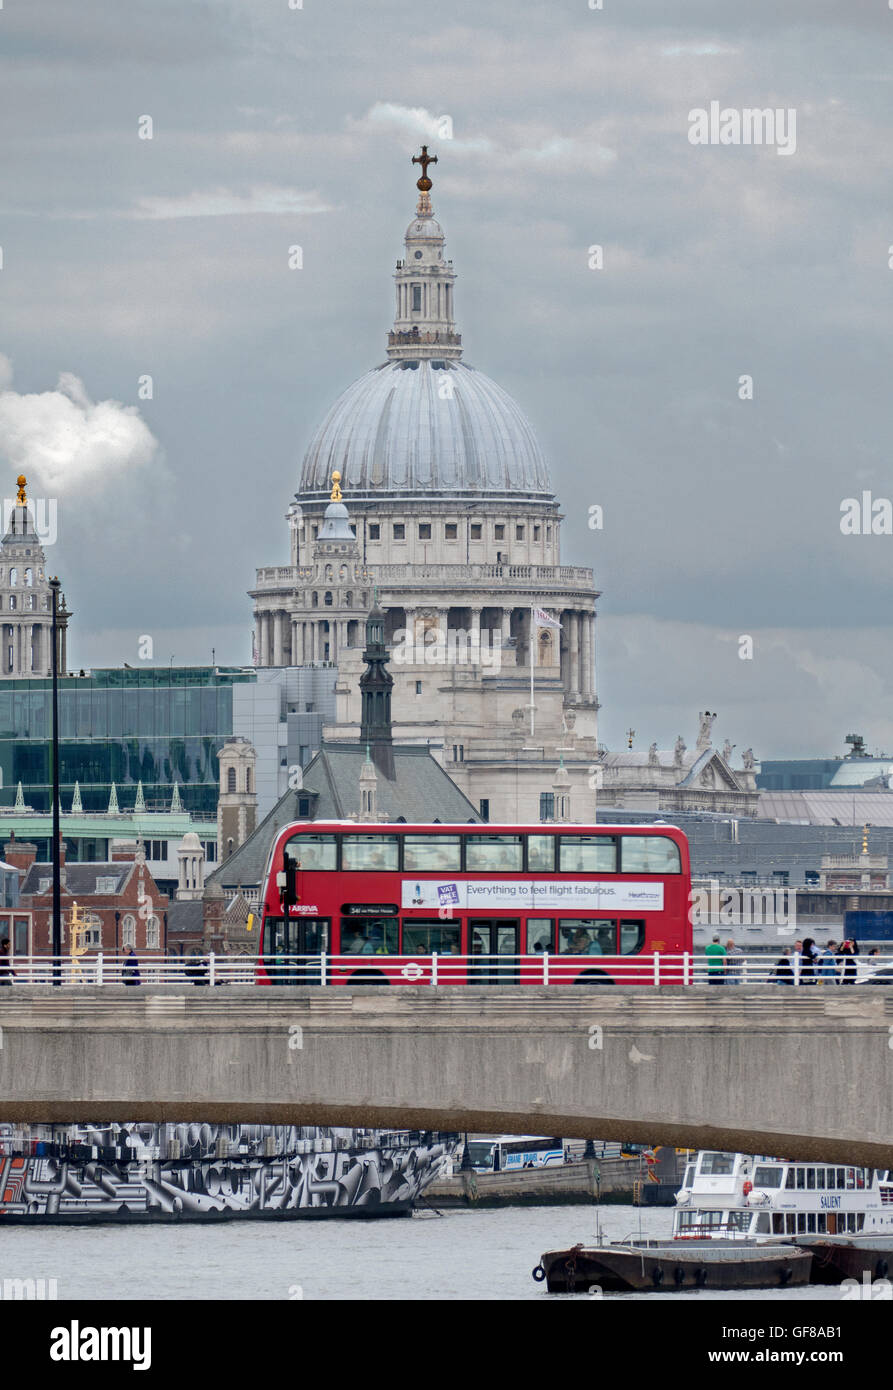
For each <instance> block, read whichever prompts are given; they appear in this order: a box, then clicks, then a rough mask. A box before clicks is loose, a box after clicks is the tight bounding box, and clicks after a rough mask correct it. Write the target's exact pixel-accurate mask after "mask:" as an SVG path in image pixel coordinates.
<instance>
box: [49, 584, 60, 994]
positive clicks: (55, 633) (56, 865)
mask: <svg viewBox="0 0 893 1390" xmlns="http://www.w3.org/2000/svg"><path fill="white" fill-rule="evenodd" d="M59 587H60V586H59V579H58V576H57V577H56V578H54V579H51V580H50V590H51V592H52V595H53V627H52V666H51V671H52V675H53V710H52V724H53V729H52V747H53V984H54V985H61V983H62V962H61V959H60V958H61V955H62V901H61V900H62V864H61V854H60V847H59V625H58V613H59Z"/></svg>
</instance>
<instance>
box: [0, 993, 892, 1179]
mask: <svg viewBox="0 0 893 1390" xmlns="http://www.w3.org/2000/svg"><path fill="white" fill-rule="evenodd" d="M0 1119H3V1120H30V1121H57V1122H64V1121H77V1120H131V1121H132V1120H141V1119H146V1120H190V1119H197V1120H208V1121H212V1120H217V1121H231V1122H237V1121H241V1122H257V1123H260V1122H266V1123H294V1124H323V1125H349V1126H372V1127H375V1126H383V1127H399V1128H409V1129H441V1130H459V1131H472V1132H486V1133H489V1132H506V1133H512V1132H516V1133H538V1134H556V1135H562V1136H567V1137H575V1136H579V1137H581V1138H589V1137H591V1138H599V1139H626V1140H632V1141H639V1142H653V1143H661V1144H672V1145H676V1146H678V1147H692V1148H705V1147H708V1148H723V1149H740V1150H743V1151H745V1152H756V1153H770V1154H778V1155H781V1156H784V1157H791V1158H812V1159H825V1160H830V1161H837V1162H850V1163H865V1164H869V1165H871V1166H874V1167H879V1168H886V1167H893V990H890V989H887V988H885V987H874V988H870V989H869V988H860V989H857V988H853V989H845V988H834V989H832V988H827V989H821V988H814V989H800V990H794V989H786V990H780V989H778V988H777V987H775V988H771V987H770V988H763V989H749V988H743V987H739V988H738V989H736V990H734V991H733V990H729V989H723V990H719V989H710V988H709V987H706V986H705V987H703V988H700V989H697V988H695V989H692V988H689V989H681V988H666V989H659V990H658V989H618V988H601V989H598V988H595V989H589V990H586V991H583V990H581V989H577V988H570V987H568V988H555V987H550V988H548V989H539V988H525V989H519V988H515V989H511V988H505V987H503V988H493V987H486V986H469V987H465V988H461V989H458V988H445V989H432V988H430V987H426V988H417V987H401V988H399V989H382V988H376V987H368V986H367V987H365V988H357V989H353V988H347V987H345V988H337V989H319V988H308V987H303V986H302V987H298V986H294V987H281V988H276V989H258V988H256V987H252V986H248V987H241V986H239V987H236V986H227V987H225V988H220V989H196V988H192V989H188V990H186V989H183V988H182V987H177V986H165V987H159V988H157V989H155V990H153V991H151V992H150V991H149V990H148V989H145V988H141V989H131V988H127V987H124V986H107V985H106V986H103V987H102V988H95V987H89V986H81V987H63V988H61V989H53V988H52V987H50V986H26V987H21V986H14V987H12V988H10V989H8V990H3V991H2V997H0Z"/></svg>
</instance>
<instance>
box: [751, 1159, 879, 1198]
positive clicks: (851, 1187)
mask: <svg viewBox="0 0 893 1390" xmlns="http://www.w3.org/2000/svg"><path fill="white" fill-rule="evenodd" d="M757 1171H758V1172H762V1171H763V1169H758V1170H757ZM784 1185H785V1188H786V1189H787V1190H788V1191H798V1192H856V1191H860V1192H861V1191H862V1190H863V1189H864V1188H866V1187H870V1186H871V1169H870V1168H801V1167H800V1166H799V1165H798V1166H797V1167H793V1166H792V1167H790V1168H788V1170H787V1177H786V1180H785V1184H784ZM754 1186H755V1187H768V1186H769V1184H768V1183H767V1182H762V1181H761V1182H757V1179H756V1175H754Z"/></svg>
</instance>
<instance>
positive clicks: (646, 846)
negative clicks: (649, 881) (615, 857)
mask: <svg viewBox="0 0 893 1390" xmlns="http://www.w3.org/2000/svg"><path fill="white" fill-rule="evenodd" d="M620 843H621V846H622V848H621V860H620V862H621V865H622V867H623V872H624V873H625V874H678V873H681V872H682V865H681V863H680V861H679V846H678V845H677V844H676V842H675V840H671V839H670V838H669V837H668V836H667V835H621V837H620Z"/></svg>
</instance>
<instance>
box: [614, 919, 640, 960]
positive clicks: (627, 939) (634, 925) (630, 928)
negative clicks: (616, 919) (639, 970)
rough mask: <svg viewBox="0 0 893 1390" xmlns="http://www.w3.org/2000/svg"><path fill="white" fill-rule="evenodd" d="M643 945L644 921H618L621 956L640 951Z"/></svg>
mask: <svg viewBox="0 0 893 1390" xmlns="http://www.w3.org/2000/svg"><path fill="white" fill-rule="evenodd" d="M644 945H645V923H644V922H623V921H621V923H620V954H621V955H622V956H634V955H636V954H637V952H639V951H641V949H642V947H643V946H644Z"/></svg>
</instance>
